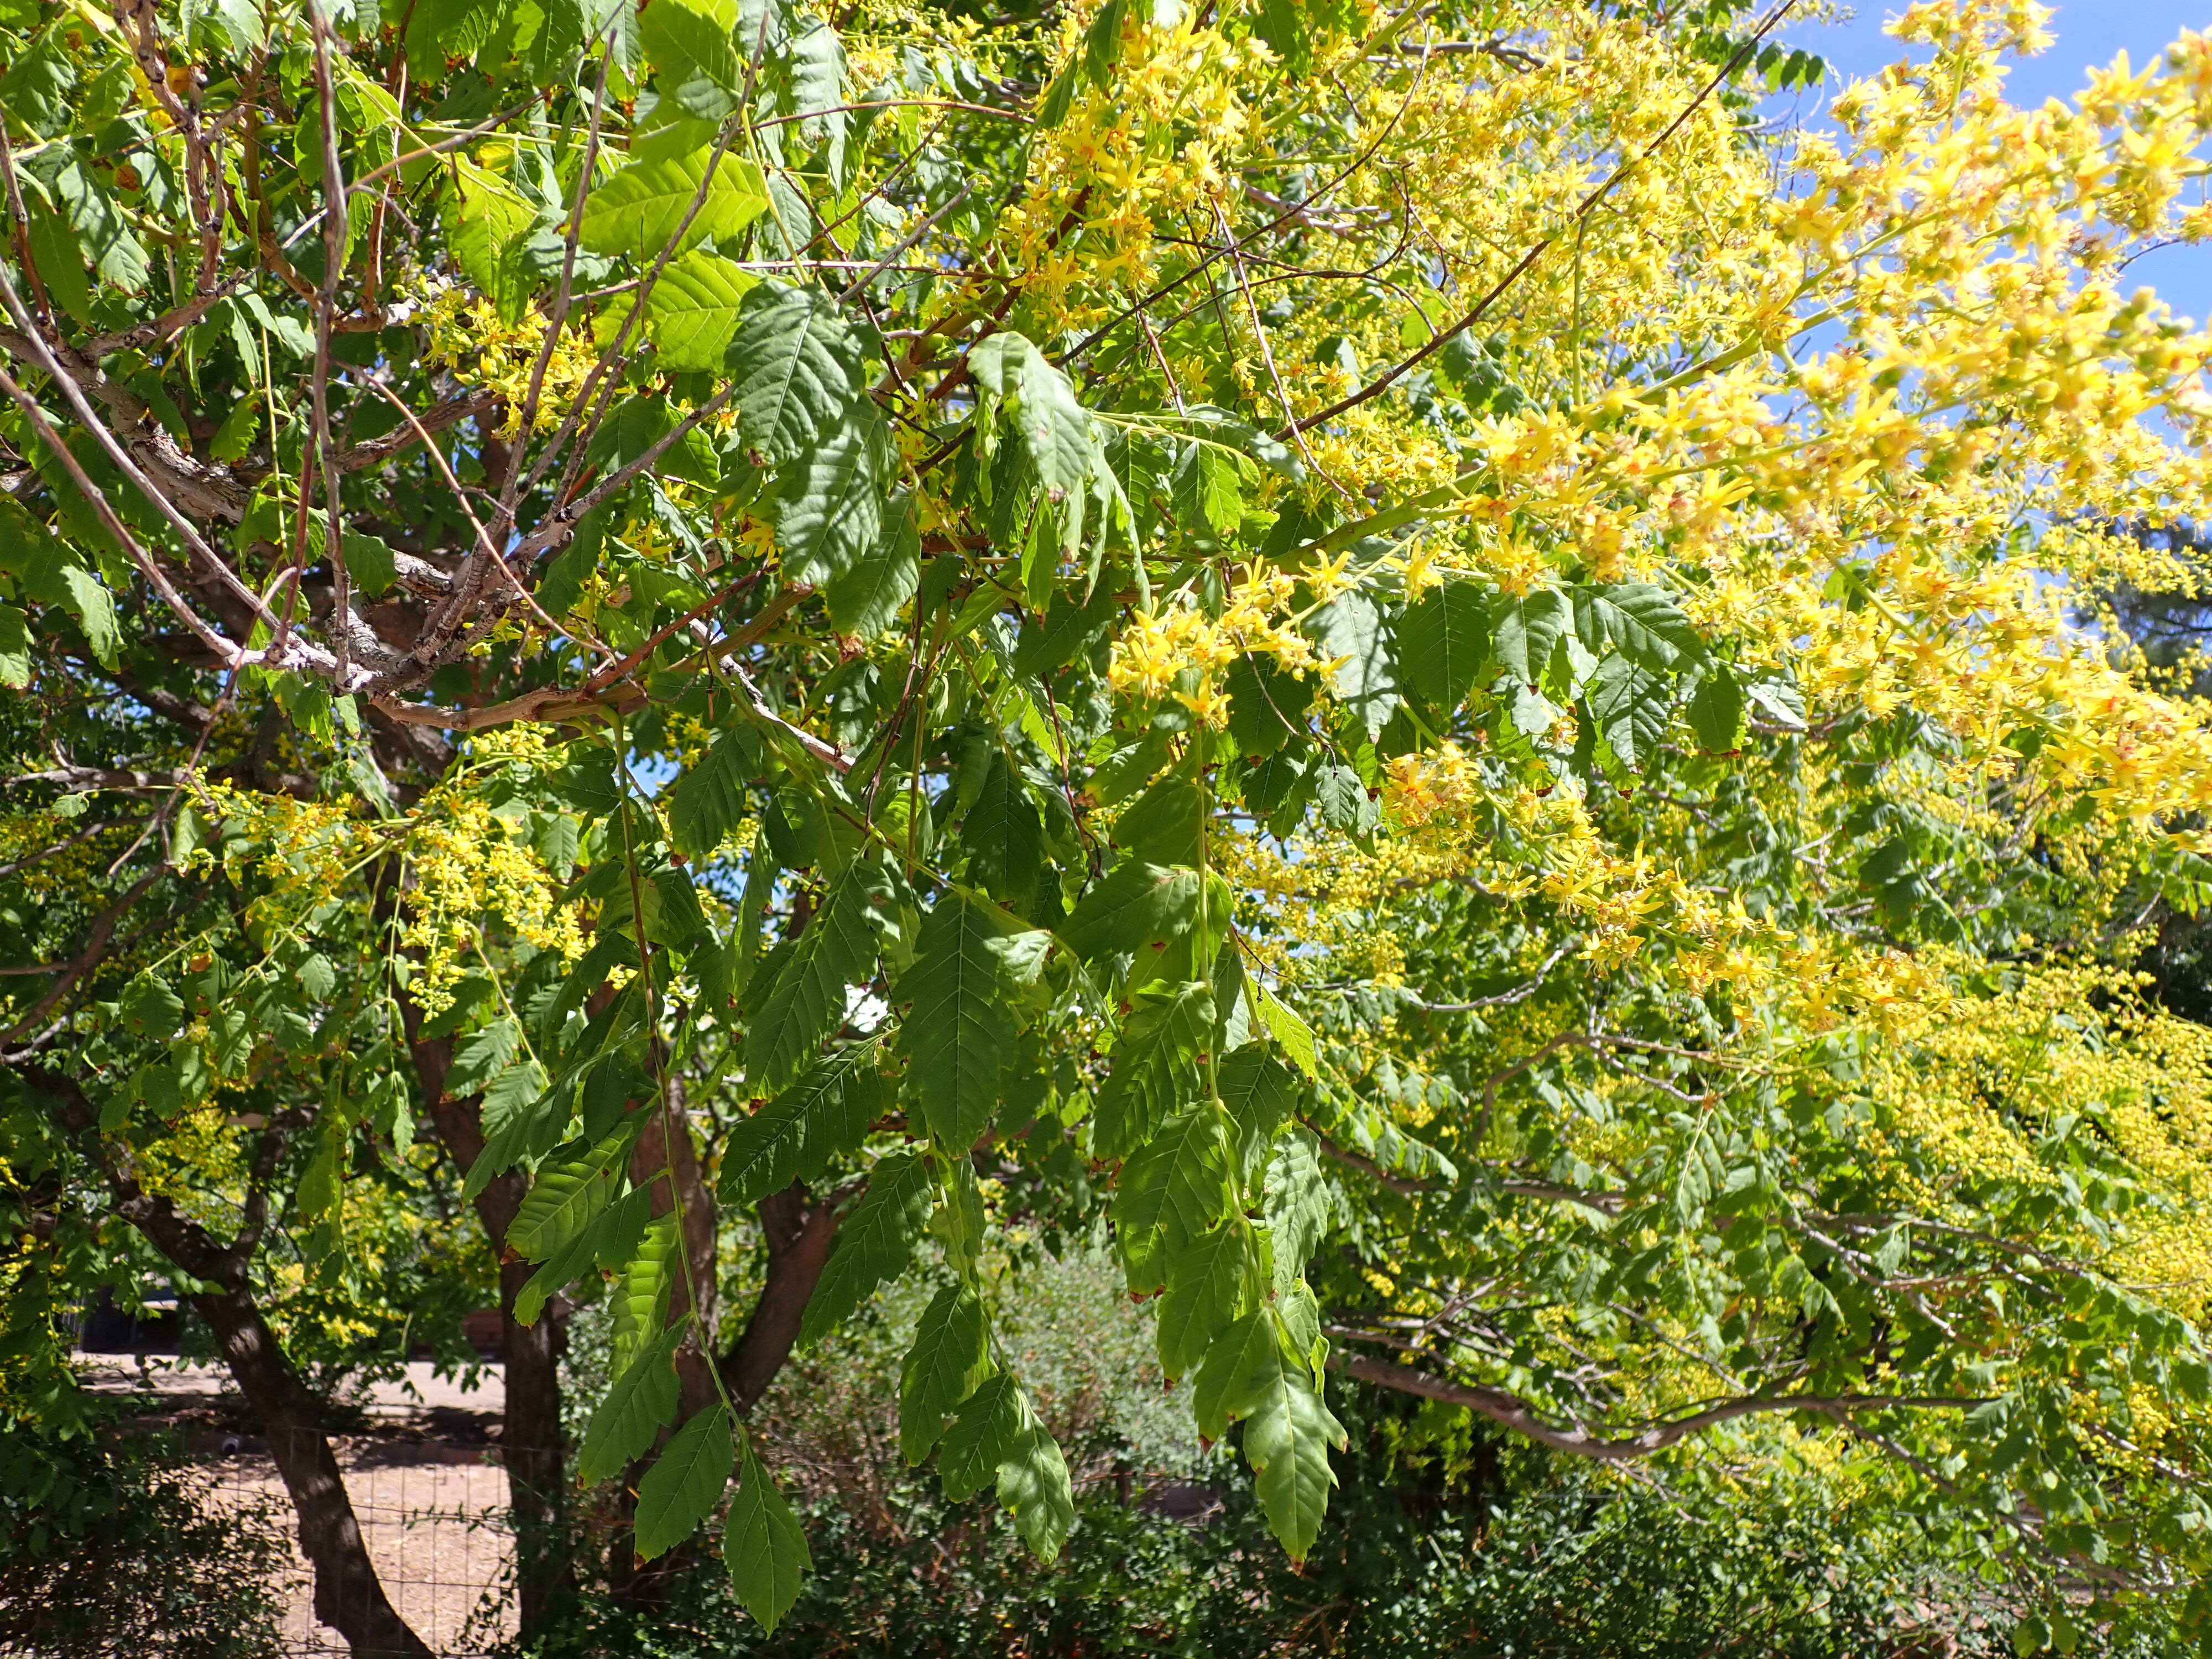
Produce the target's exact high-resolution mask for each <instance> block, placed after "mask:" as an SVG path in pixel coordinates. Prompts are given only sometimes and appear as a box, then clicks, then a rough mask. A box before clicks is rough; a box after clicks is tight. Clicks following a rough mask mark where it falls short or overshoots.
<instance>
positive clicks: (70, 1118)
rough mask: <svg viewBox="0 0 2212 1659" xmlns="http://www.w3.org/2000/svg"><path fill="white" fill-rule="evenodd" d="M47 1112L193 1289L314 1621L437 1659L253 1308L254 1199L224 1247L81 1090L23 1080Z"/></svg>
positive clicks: (312, 1406)
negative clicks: (389, 1589)
mask: <svg viewBox="0 0 2212 1659" xmlns="http://www.w3.org/2000/svg"><path fill="white" fill-rule="evenodd" d="M22 1075H23V1077H24V1079H25V1080H26V1081H27V1082H28V1083H29V1084H30V1085H32V1087H33V1088H35V1089H36V1090H38V1091H39V1092H40V1094H42V1095H44V1096H45V1097H46V1098H47V1099H48V1100H49V1101H50V1102H51V1103H52V1105H53V1109H54V1113H55V1115H56V1117H57V1118H58V1120H59V1121H61V1122H62V1123H63V1124H64V1126H65V1127H68V1128H69V1129H70V1130H71V1131H72V1132H74V1133H76V1135H77V1136H78V1137H79V1138H80V1139H81V1140H82V1141H83V1142H84V1143H86V1144H87V1145H88V1146H89V1147H90V1148H91V1151H92V1154H93V1159H94V1164H95V1165H96V1166H97V1167H98V1168H99V1169H100V1172H101V1174H102V1175H103V1176H105V1177H106V1182H107V1187H108V1191H109V1193H110V1194H111V1196H112V1200H113V1203H114V1207H115V1212H116V1213H117V1214H118V1215H119V1216H121V1217H122V1218H124V1219H125V1221H127V1222H129V1223H130V1224H131V1225H132V1226H133V1227H135V1228H137V1230H138V1231H139V1232H140V1233H141V1234H143V1236H144V1237H145V1238H146V1241H147V1242H148V1243H150V1244H152V1245H153V1247H154V1248H155V1249H157V1250H159V1251H160V1252H161V1254H162V1255H164V1256H166V1257H167V1259H168V1260H169V1261H171V1262H173V1264H175V1266H176V1267H177V1269H178V1271H179V1273H181V1274H183V1275H185V1276H186V1277H188V1278H190V1279H197V1280H198V1281H200V1283H201V1285H202V1287H203V1288H201V1289H199V1290H197V1291H193V1292H191V1297H190V1300H191V1304H192V1306H193V1308H194V1309H195V1310H197V1312H198V1313H199V1315H200V1316H201V1317H202V1318H203V1319H204V1320H206V1321H207V1322H208V1324H209V1325H210V1327H212V1328H213V1329H214V1331H215V1333H216V1337H217V1339H218V1340H220V1341H221V1342H222V1353H223V1358H224V1360H225V1361H226V1363H228V1365H229V1367H230V1374H231V1376H232V1378H233V1379H234V1381H235V1382H236V1383H237V1384H238V1387H239V1391H240V1393H241V1394H243V1395H245V1396H246V1402H247V1403H248V1404H249V1405H250V1406H252V1408H253V1410H254V1413H255V1414H256V1415H257V1416H258V1417H259V1418H260V1419H261V1423H262V1427H263V1428H264V1431H266V1432H267V1434H268V1436H269V1450H270V1456H271V1457H272V1458H273V1459H274V1460H275V1462H276V1472H277V1474H278V1475H279V1476H280V1477H282V1479H283V1482H284V1491H285V1492H286V1495H287V1496H289V1498H291V1500H292V1509H293V1512H294V1513H295V1515H296V1516H298V1517H299V1522H300V1549H301V1553H302V1554H304V1555H305V1556H306V1557H307V1563H308V1565H309V1566H310V1567H311V1568H313V1572H314V1583H315V1590H314V1596H315V1601H314V1607H315V1617H316V1618H317V1619H319V1620H321V1621H322V1622H323V1623H324V1624H325V1625H328V1626H331V1628H332V1629H333V1630H335V1631H337V1632H338V1633H339V1634H340V1635H341V1636H343V1637H344V1638H345V1640H346V1645H347V1646H348V1647H349V1649H351V1650H352V1651H353V1653H354V1654H355V1656H356V1659H371V1656H374V1659H432V1656H431V1653H430V1650H429V1649H428V1647H426V1646H424V1645H423V1643H422V1638H420V1637H419V1636H417V1635H416V1634H415V1632H414V1631H413V1630H411V1629H410V1628H409V1626H408V1624H407V1621H406V1620H404V1619H403V1618H401V1617H400V1615H399V1613H398V1609H397V1608H395V1607H393V1606H392V1602H391V1599H390V1598H389V1597H387V1596H386V1595H385V1593H384V1583H383V1581H382V1579H380V1577H378V1576H377V1571H376V1564H375V1563H374V1561H372V1560H370V1559H369V1557H368V1547H367V1546H366V1545H365V1544H364V1543H363V1542H362V1535H361V1523H360V1522H359V1521H358V1520H357V1519H356V1517H355V1516H354V1512H353V1500H352V1499H351V1498H349V1497H348V1496H347V1495H346V1489H345V1480H344V1477H343V1475H342V1474H340V1473H339V1471H338V1461H337V1456H336V1455H335V1454H334V1453H332V1451H331V1443H330V1440H329V1437H327V1436H325V1434H324V1433H323V1430H322V1423H321V1420H320V1410H319V1403H318V1401H316V1399H315V1396H314V1395H313V1393H311V1392H310V1391H309V1389H307V1385H306V1384H305V1383H301V1381H300V1376H299V1373H298V1372H297V1371H295V1370H294V1369H293V1368H292V1362H291V1361H290V1360H289V1359H288V1358H286V1357H285V1354H284V1350H283V1346H281V1345H280V1344H279V1343H278V1342H277V1340H276V1334H275V1333H274V1332H272V1331H271V1330H270V1328H269V1324H268V1322H267V1321H266V1320H264V1318H263V1317H262V1316H261V1310H260V1309H259V1307H258V1306H257V1305H256V1304H255V1302H254V1298H253V1292H252V1288H251V1285H250V1283H249V1280H248V1277H247V1274H248V1270H249V1268H250V1267H251V1266H252V1258H253V1252H254V1249H255V1248H256V1246H257V1244H258V1237H259V1231H260V1227H261V1224H262V1218H263V1216H264V1201H265V1194H263V1193H261V1192H259V1191H258V1190H257V1191H255V1192H254V1193H252V1194H250V1195H249V1197H248V1200H247V1206H246V1227H245V1229H244V1231H241V1232H240V1235H239V1237H238V1238H237V1239H236V1240H235V1241H234V1242H233V1243H230V1244H228V1245H225V1244H223V1243H222V1242H221V1241H220V1240H218V1239H217V1238H216V1237H215V1236H214V1235H213V1234H211V1233H210V1232H209V1231H207V1230H206V1229H205V1228H204V1227H203V1226H201V1225H199V1224H198V1223H197V1222H196V1221H194V1220H192V1219H191V1218H190V1217H188V1216H184V1215H180V1214H179V1213H178V1212H177V1209H176V1206H174V1205H173V1204H172V1203H171V1202H170V1201H169V1200H168V1199H167V1198H166V1197H163V1196H161V1195H160V1194H149V1193H147V1192H145V1191H144V1190H143V1189H142V1188H140V1187H139V1185H138V1182H137V1180H136V1179H135V1178H134V1177H133V1176H132V1175H131V1172H130V1170H129V1169H128V1167H127V1166H126V1164H125V1161H124V1156H119V1155H118V1149H117V1148H115V1147H112V1146H109V1145H108V1144H107V1143H106V1142H104V1141H102V1140H101V1139H100V1137H99V1115H98V1113H96V1112H95V1111H94V1109H93V1107H92V1103H91V1102H90V1101H88V1100H87V1099H86V1098H85V1096H84V1091H82V1089H80V1088H79V1087H78V1086H77V1085H76V1082H75V1081H74V1080H73V1079H70V1078H67V1077H64V1076H63V1075H62V1074H60V1073H56V1072H52V1071H48V1070H46V1069H45V1068H43V1067H37V1066H27V1067H26V1068H24V1071H23V1073H22Z"/></svg>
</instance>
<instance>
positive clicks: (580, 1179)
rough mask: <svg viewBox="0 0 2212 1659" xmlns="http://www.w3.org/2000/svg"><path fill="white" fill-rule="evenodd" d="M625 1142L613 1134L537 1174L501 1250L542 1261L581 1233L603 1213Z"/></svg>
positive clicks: (618, 1133)
mask: <svg viewBox="0 0 2212 1659" xmlns="http://www.w3.org/2000/svg"><path fill="white" fill-rule="evenodd" d="M629 1140H630V1137H629V1134H628V1133H627V1132H625V1131H622V1130H617V1131H616V1133H613V1134H611V1135H609V1136H608V1137H607V1138H606V1139H604V1140H602V1141H601V1142H599V1145H598V1146H594V1147H592V1148H591V1149H590V1150H589V1151H588V1152H585V1153H584V1154H583V1155H582V1156H581V1157H579V1158H571V1159H569V1160H568V1162H566V1163H564V1164H556V1165H551V1166H549V1167H548V1168H545V1169H543V1170H539V1171H538V1178H537V1179H536V1180H535V1181H533V1182H531V1186H530V1191H529V1194H527V1195H526V1197H525V1198H524V1199H523V1200H522V1203H521V1206H520V1208H518V1209H517V1210H516V1211H515V1212H514V1219H513V1221H511V1222H509V1223H508V1224H507V1241H506V1242H507V1245H508V1246H509V1247H510V1248H511V1249H516V1250H519V1251H520V1252H521V1253H522V1254H523V1255H526V1256H527V1257H529V1258H530V1260H531V1261H545V1260H547V1259H548V1258H549V1257H550V1256H551V1255H553V1254H554V1253H555V1252H556V1251H557V1250H559V1249H561V1247H562V1245H564V1244H566V1243H568V1241H569V1240H571V1239H573V1238H574V1237H576V1236H577V1235H578V1234H579V1233H580V1232H582V1231H584V1229H585V1228H586V1227H587V1226H589V1225H591V1224H592V1220H593V1219H594V1218H596V1217H597V1216H598V1215H599V1212H600V1211H601V1210H604V1209H605V1208H606V1206H607V1201H608V1200H609V1199H610V1198H611V1196H612V1194H613V1192H614V1183H615V1177H616V1176H617V1173H618V1172H619V1160H620V1159H621V1158H622V1157H623V1154H624V1153H625V1152H628V1151H629Z"/></svg>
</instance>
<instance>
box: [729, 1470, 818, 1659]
mask: <svg viewBox="0 0 2212 1659" xmlns="http://www.w3.org/2000/svg"><path fill="white" fill-rule="evenodd" d="M722 1560H723V1563H724V1565H726V1566H727V1567H728V1568H729V1570H730V1588H731V1589H733V1590H735V1591H736V1592H737V1595H738V1601H740V1602H742V1603H743V1604H744V1609H745V1611H746V1612H747V1613H750V1614H752V1616H753V1617H754V1618H755V1619H757V1620H759V1621H760V1626H761V1628H762V1629H763V1630H765V1631H769V1632H774V1631H775V1627H776V1626H778V1625H780V1624H781V1623H782V1622H783V1616H784V1614H786V1613H789V1612H790V1611H791V1607H792V1604H793V1602H794V1601H798V1600H799V1584H800V1582H801V1581H802V1580H804V1579H805V1577H806V1574H807V1571H808V1569H810V1568H811V1567H812V1566H813V1565H814V1558H813V1556H812V1554H811V1553H809V1552H808V1550H807V1547H806V1534H805V1530H804V1529H803V1528H801V1527H800V1526H799V1517H798V1516H795V1515H793V1514H792V1512H791V1505H790V1504H787V1503H785V1502H784V1501H783V1494H782V1493H781V1492H778V1491H777V1490H776V1489H775V1482H774V1481H772V1480H769V1477H768V1471H767V1470H766V1469H764V1468H762V1467H761V1462H760V1459H759V1458H757V1457H756V1456H755V1455H753V1449H752V1447H751V1446H750V1444H748V1445H747V1446H746V1447H745V1449H744V1460H743V1462H742V1466H741V1467H740V1468H739V1469H738V1490H737V1494H736V1496H734V1497H733V1498H731V1500H730V1518H729V1521H728V1523H727V1525H726V1528H724V1531H723V1533H722Z"/></svg>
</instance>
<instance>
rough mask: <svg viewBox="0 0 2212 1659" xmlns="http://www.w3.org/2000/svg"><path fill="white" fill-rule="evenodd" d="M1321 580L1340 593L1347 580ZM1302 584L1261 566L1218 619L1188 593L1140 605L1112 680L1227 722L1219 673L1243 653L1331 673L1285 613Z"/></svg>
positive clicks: (1119, 641) (1131, 692)
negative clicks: (1153, 606) (1148, 607)
mask: <svg viewBox="0 0 2212 1659" xmlns="http://www.w3.org/2000/svg"><path fill="white" fill-rule="evenodd" d="M1340 568H1341V567H1340ZM1318 586H1320V587H1321V589H1322V592H1334V591H1335V589H1336V587H1338V586H1341V583H1340V581H1336V580H1333V579H1332V577H1331V576H1329V575H1326V574H1325V575H1324V576H1323V578H1322V580H1321V581H1320V582H1319V584H1318ZM1295 592H1297V579H1296V578H1294V577H1293V576H1291V574H1290V573H1289V572H1287V571H1285V570H1279V569H1276V568H1273V567H1271V566H1264V565H1255V566H1254V567H1252V568H1251V570H1250V571H1249V574H1247V576H1246V578H1245V580H1244V581H1243V583H1242V584H1240V585H1239V586H1237V587H1236V588H1234V589H1232V590H1231V592H1230V594H1229V599H1228V603H1227V604H1226V605H1225V606H1224V607H1223V609H1222V612H1221V614H1220V615H1219V616H1218V617H1215V616H1211V615H1209V614H1208V613H1207V612H1206V609H1205V608H1204V607H1203V606H1202V605H1200V604H1199V603H1198V602H1197V600H1196V599H1195V598H1194V596H1191V595H1188V594H1185V595H1182V596H1179V598H1178V599H1177V600H1176V601H1173V602H1170V604H1169V605H1166V606H1165V607H1164V608H1162V609H1159V610H1156V611H1138V612H1137V613H1136V614H1135V615H1134V616H1133V617H1131V618H1130V621H1129V624H1128V626H1127V628H1126V629H1123V630H1122V631H1121V633H1120V634H1118V635H1115V639H1114V654H1113V660H1112V663H1111V665H1109V669H1108V673H1107V677H1108V679H1109V682H1110V683H1111V684H1112V685H1113V687H1114V689H1115V690H1116V691H1119V692H1121V693H1122V694H1123V695H1124V696H1133V697H1137V698H1139V699H1142V700H1144V701H1146V702H1153V701H1157V700H1158V699H1159V698H1162V697H1164V696H1170V694H1172V695H1173V696H1174V697H1175V699H1176V701H1177V702H1181V703H1182V705H1183V706H1184V707H1185V708H1188V709H1189V710H1190V711H1191V712H1192V713H1193V714H1196V715H1197V716H1198V717H1199V718H1200V720H1204V721H1205V722H1206V724H1207V725H1209V726H1214V727H1216V728H1219V727H1221V726H1226V725H1227V724H1228V723H1229V696H1228V693H1227V692H1226V691H1225V690H1223V689H1222V686H1221V684H1220V683H1219V678H1218V677H1219V675H1220V673H1221V671H1222V670H1224V669H1225V668H1226V667H1228V665H1230V664H1231V663H1232V662H1234V661H1235V660H1236V659H1237V658H1238V657H1240V656H1269V657H1273V659H1275V661H1276V663H1277V665H1279V666H1280V667H1282V668H1284V669H1285V670H1287V671H1291V672H1292V673H1295V674H1297V675H1299V676H1300V677H1301V678H1303V677H1304V675H1306V674H1307V673H1308V672H1309V671H1312V670H1315V669H1322V670H1323V671H1326V669H1327V667H1328V665H1327V664H1324V663H1322V661H1321V660H1320V659H1318V658H1316V656H1315V654H1314V649H1313V645H1312V643H1311V641H1309V640H1308V639H1307V638H1306V637H1305V635H1303V634H1301V633H1299V632H1298V631H1297V627H1296V626H1295V621H1296V619H1295V618H1288V619H1285V618H1283V617H1282V613H1283V612H1284V611H1285V610H1286V609H1287V608H1288V606H1289V605H1290V604H1291V599H1292V597H1293V595H1294V594H1295Z"/></svg>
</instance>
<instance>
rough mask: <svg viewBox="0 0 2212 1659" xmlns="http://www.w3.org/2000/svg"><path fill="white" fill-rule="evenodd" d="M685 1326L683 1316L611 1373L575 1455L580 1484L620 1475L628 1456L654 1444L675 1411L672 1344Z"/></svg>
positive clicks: (674, 1362)
mask: <svg viewBox="0 0 2212 1659" xmlns="http://www.w3.org/2000/svg"><path fill="white" fill-rule="evenodd" d="M684 1327H685V1322H684V1321H683V1320H678V1322H676V1323H675V1324H673V1325H671V1326H670V1327H669V1328H667V1329H666V1330H665V1331H663V1332H662V1333H661V1334H660V1335H659V1338H658V1339H656V1340H653V1342H650V1343H648V1344H647V1345H646V1346H645V1349H644V1351H643V1352H641V1353H640V1354H639V1355H638V1356H637V1358H635V1359H634V1360H632V1361H631V1362H630V1364H629V1368H628V1369H627V1370H624V1371H623V1373H622V1375H621V1376H617V1377H616V1378H615V1381H614V1386H613V1387H612V1388H611V1389H608V1390H607V1397H606V1398H605V1400H603V1401H600V1402H599V1409H598V1410H597V1411H595V1412H593V1413H592V1422H591V1426H590V1427H589V1428H587V1429H586V1430H585V1431H584V1449H583V1450H582V1451H581V1452H580V1453H579V1454H578V1455H577V1457H576V1480H577V1482H578V1484H580V1485H581V1486H597V1485H598V1484H599V1482H600V1481H602V1480H606V1479H608V1478H609V1477H610V1476H611V1475H617V1474H621V1473H622V1471H623V1468H625V1467H627V1466H628V1464H629V1462H630V1460H631V1459H632V1458H635V1457H641V1456H643V1455H645V1454H646V1453H647V1451H649V1450H650V1449H652V1446H653V1440H654V1438H655V1437H657V1436H658V1435H659V1432H660V1426H661V1425H662V1424H664V1423H665V1422H667V1421H668V1419H670V1418H671V1417H672V1416H673V1415H675V1413H676V1394H677V1383H676V1345H677V1344H678V1342H679V1341H681V1340H683V1336H684Z"/></svg>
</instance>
